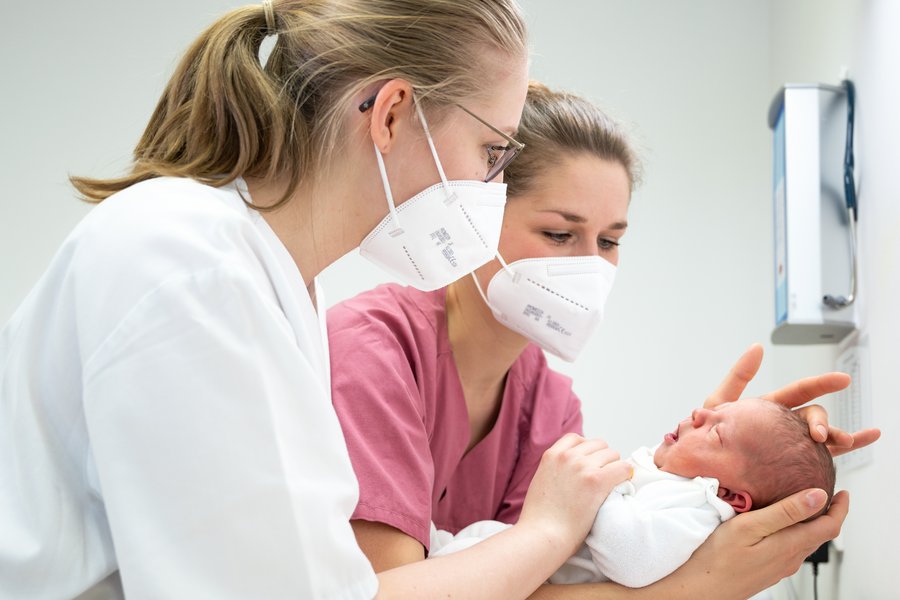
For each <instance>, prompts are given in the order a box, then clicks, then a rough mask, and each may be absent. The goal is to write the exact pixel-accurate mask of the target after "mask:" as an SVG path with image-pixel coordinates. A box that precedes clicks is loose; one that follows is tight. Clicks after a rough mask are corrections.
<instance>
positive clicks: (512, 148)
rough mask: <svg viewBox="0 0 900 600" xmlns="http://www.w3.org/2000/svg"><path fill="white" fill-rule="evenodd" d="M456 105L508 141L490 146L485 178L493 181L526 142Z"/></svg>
mask: <svg viewBox="0 0 900 600" xmlns="http://www.w3.org/2000/svg"><path fill="white" fill-rule="evenodd" d="M376 96H377V93H376V95H374V96H372V97H371V98H369V99H367V100H366V101H365V102H363V103H362V104H360V105H359V112H366V111H367V110H369V109H370V108H372V106H373V105H374V104H375V97H376ZM456 106H458V107H459V108H460V109H461V110H462V111H463V112H465V113H466V114H467V115H469V116H470V117H472V118H473V119H475V120H476V121H478V122H479V123H481V124H482V125H484V126H485V127H487V128H488V129H490V130H491V131H493V132H494V133H496V134H497V135H499V136H500V137H502V138H503V139H504V140H506V142H507V145H506V146H488V172H487V176H485V178H484V180H485V182H488V181H491V180H492V179H494V178H495V177H496V176H497V175H499V174H500V173H501V171H503V169H505V168H506V167H508V166H509V163H511V162H512V161H513V160H514V159H515V158H516V157H517V156H518V155H519V153H520V152H521V151H522V148H524V147H525V144H523V143H522V142H520V141H518V140H516V139H514V138H513V137H512V136H510V135H508V134H506V133H503V132H502V131H500V130H499V129H497V128H496V127H494V126H493V125H491V124H490V123H488V122H487V121H485V120H484V119H482V118H481V117H479V116H478V115H476V114H475V113H473V112H472V111H470V110H469V109H468V108H466V107H464V106H461V105H459V104H457V105H456Z"/></svg>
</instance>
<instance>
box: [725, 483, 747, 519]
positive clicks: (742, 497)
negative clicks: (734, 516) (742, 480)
mask: <svg viewBox="0 0 900 600" xmlns="http://www.w3.org/2000/svg"><path fill="white" fill-rule="evenodd" d="M718 496H719V498H721V499H722V500H724V501H725V502H727V503H728V504H730V505H731V508H733V509H734V512H738V513H742V512H747V511H748V510H750V509H751V508H752V507H753V499H752V498H751V497H750V493H749V492H743V491H731V490H729V489H728V488H726V487H722V486H721V485H720V486H719V492H718Z"/></svg>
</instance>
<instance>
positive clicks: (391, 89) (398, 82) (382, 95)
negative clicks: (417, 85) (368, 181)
mask: <svg viewBox="0 0 900 600" xmlns="http://www.w3.org/2000/svg"><path fill="white" fill-rule="evenodd" d="M412 109H413V105H412V86H410V85H409V83H408V82H407V81H404V80H403V79H391V80H390V81H388V82H387V83H385V84H384V85H383V86H382V87H381V89H380V90H378V94H377V95H376V96H375V102H374V104H373V105H372V109H371V114H370V115H368V116H369V117H370V118H371V122H370V125H369V132H370V134H371V136H372V141H373V142H375V145H376V146H377V147H378V149H379V150H380V151H381V153H382V154H387V153H388V152H390V151H391V148H392V147H393V145H394V142H395V141H396V139H397V128H398V125H399V124H400V123H401V122H403V121H404V119H405V118H406V117H407V116H408V115H410V114H412Z"/></svg>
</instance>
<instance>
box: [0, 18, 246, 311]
mask: <svg viewBox="0 0 900 600" xmlns="http://www.w3.org/2000/svg"><path fill="white" fill-rule="evenodd" d="M233 6H235V2H234V1H233V0H192V1H191V2H179V1H177V0H158V1H155V2H110V1H104V0H84V1H79V2H54V3H53V4H52V6H50V5H48V4H47V3H41V2H4V3H3V4H2V7H0V22H2V23H3V24H4V27H3V35H2V36H0V73H2V74H3V82H2V89H3V94H2V100H0V107H2V109H0V132H2V133H0V181H2V182H3V193H2V195H0V324H2V323H5V322H6V321H7V319H8V318H9V316H10V315H11V314H12V312H13V310H15V308H16V306H18V304H19V303H20V302H21V301H22V299H23V298H24V296H25V294H27V293H28V290H29V289H31V287H32V286H33V285H34V283H35V281H36V280H37V278H38V277H39V276H40V274H41V273H42V272H43V270H44V269H45V268H46V266H47V263H48V262H49V260H50V257H51V256H52V255H53V253H54V252H55V251H56V248H57V247H58V246H59V244H60V243H61V242H62V240H63V238H65V236H66V234H68V232H69V231H70V230H71V229H72V227H73V226H74V225H75V223H77V222H78V220H79V219H81V217H83V216H84V215H85V214H87V211H88V210H89V207H88V206H87V205H85V204H82V203H81V202H79V201H77V200H75V196H74V190H73V188H72V187H71V186H69V184H68V182H67V175H68V174H69V173H72V174H78V175H94V176H111V175H115V174H118V173H121V172H122V171H123V170H124V168H125V166H126V165H127V164H128V160H129V158H130V156H131V150H132V148H133V147H134V145H135V143H137V141H138V138H139V137H140V135H141V132H142V131H143V129H144V125H146V123H147V120H148V119H149V117H150V113H151V112H152V110H153V107H154V106H155V105H156V101H157V99H158V98H159V96H160V94H161V92H162V88H163V86H164V84H165V82H166V81H167V80H168V77H169V74H170V73H171V71H172V70H173V68H174V65H175V61H176V60H177V58H178V57H179V56H181V54H182V53H183V51H184V50H185V49H186V48H187V46H188V44H189V43H190V42H191V41H193V39H194V38H195V37H196V36H197V34H198V33H199V32H200V31H201V30H202V29H203V28H204V27H205V26H206V25H208V24H209V23H210V22H211V21H212V19H213V18H214V17H215V16H216V15H219V14H221V13H223V12H224V11H226V10H227V9H229V8H231V7H233Z"/></svg>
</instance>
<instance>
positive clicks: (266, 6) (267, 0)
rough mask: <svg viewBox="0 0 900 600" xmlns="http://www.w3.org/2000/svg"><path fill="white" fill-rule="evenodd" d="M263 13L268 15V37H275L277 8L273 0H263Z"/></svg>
mask: <svg viewBox="0 0 900 600" xmlns="http://www.w3.org/2000/svg"><path fill="white" fill-rule="evenodd" d="M262 7H263V12H264V13H265V14H266V35H275V34H276V33H277V32H276V31H275V7H274V6H272V0H262Z"/></svg>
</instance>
